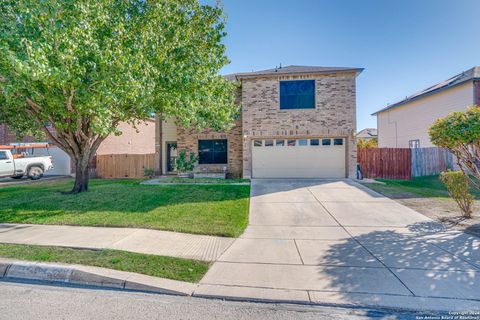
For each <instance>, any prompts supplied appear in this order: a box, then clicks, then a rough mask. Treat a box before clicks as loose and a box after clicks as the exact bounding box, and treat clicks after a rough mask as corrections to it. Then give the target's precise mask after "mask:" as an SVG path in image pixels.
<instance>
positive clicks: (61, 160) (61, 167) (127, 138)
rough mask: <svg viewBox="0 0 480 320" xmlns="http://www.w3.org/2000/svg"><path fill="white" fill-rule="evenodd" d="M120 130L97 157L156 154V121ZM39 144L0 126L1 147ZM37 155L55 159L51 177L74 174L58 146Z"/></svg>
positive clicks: (123, 126) (67, 156) (124, 125)
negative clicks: (18, 137) (21, 137)
mask: <svg viewBox="0 0 480 320" xmlns="http://www.w3.org/2000/svg"><path fill="white" fill-rule="evenodd" d="M118 129H119V130H120V131H121V132H122V134H121V135H118V136H115V135H110V136H109V137H107V139H105V141H103V142H102V144H101V145H100V147H99V148H98V150H97V155H105V154H154V153H155V119H153V118H152V119H148V120H146V121H145V122H140V123H139V124H137V125H136V128H133V127H132V126H131V125H129V124H127V123H124V122H122V123H120V124H119V125H118ZM29 142H39V141H37V140H36V139H35V138H33V137H25V138H23V139H17V137H16V135H15V133H14V132H12V131H10V130H9V129H8V128H7V125H5V124H0V145H2V144H4V145H8V144H18V143H29ZM34 152H35V155H51V156H52V157H53V167H54V168H53V170H50V171H48V172H47V174H50V175H69V174H71V173H73V172H74V169H75V168H74V166H73V165H72V161H71V160H70V156H69V155H68V154H67V153H66V152H64V151H63V150H61V149H60V148H58V147H56V146H52V147H50V148H48V150H47V149H43V148H42V149H34Z"/></svg>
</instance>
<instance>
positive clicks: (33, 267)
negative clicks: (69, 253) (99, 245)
mask: <svg viewBox="0 0 480 320" xmlns="http://www.w3.org/2000/svg"><path fill="white" fill-rule="evenodd" d="M15 279H17V280H34V281H44V282H50V283H58V284H73V285H83V286H94V287H102V288H105V289H115V290H129V291H142V292H150V293H163V294H172V295H181V296H191V295H192V293H193V291H194V290H195V288H196V287H197V285H196V284H193V283H188V282H182V281H176V280H170V279H164V278H157V277H152V276H147V275H142V274H137V273H132V272H126V271H117V270H111V269H105V268H99V267H89V266H82V265H65V264H50V263H48V264H47V263H40V262H27V261H18V260H9V259H0V280H15Z"/></svg>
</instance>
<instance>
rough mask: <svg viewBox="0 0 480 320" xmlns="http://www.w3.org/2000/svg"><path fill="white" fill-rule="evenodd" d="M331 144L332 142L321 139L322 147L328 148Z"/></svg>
mask: <svg viewBox="0 0 480 320" xmlns="http://www.w3.org/2000/svg"><path fill="white" fill-rule="evenodd" d="M331 144H332V140H330V139H322V146H329V145H331Z"/></svg>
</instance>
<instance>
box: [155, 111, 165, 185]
mask: <svg viewBox="0 0 480 320" xmlns="http://www.w3.org/2000/svg"><path fill="white" fill-rule="evenodd" d="M162 129H163V117H162V116H161V115H160V116H158V115H155V175H158V176H160V175H162V174H163V165H162V164H163V161H162V158H163V155H162V140H163V137H162V135H163V132H162V131H163V130H162Z"/></svg>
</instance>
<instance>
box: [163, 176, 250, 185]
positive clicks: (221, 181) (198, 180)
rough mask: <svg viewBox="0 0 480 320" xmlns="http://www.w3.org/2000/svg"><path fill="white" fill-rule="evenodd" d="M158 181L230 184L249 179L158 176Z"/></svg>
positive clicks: (246, 181) (244, 181) (245, 181)
mask: <svg viewBox="0 0 480 320" xmlns="http://www.w3.org/2000/svg"><path fill="white" fill-rule="evenodd" d="M160 182H163V183H191V184H195V183H201V184H209V183H212V184H232V183H237V184H238V183H245V184H246V183H249V182H250V180H249V179H220V178H179V177H167V178H160Z"/></svg>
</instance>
